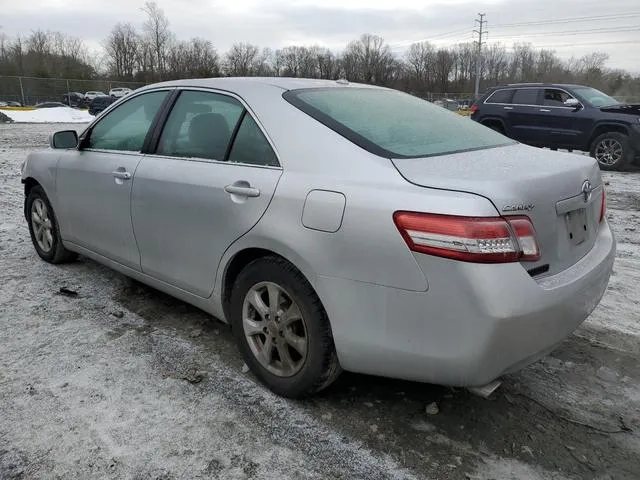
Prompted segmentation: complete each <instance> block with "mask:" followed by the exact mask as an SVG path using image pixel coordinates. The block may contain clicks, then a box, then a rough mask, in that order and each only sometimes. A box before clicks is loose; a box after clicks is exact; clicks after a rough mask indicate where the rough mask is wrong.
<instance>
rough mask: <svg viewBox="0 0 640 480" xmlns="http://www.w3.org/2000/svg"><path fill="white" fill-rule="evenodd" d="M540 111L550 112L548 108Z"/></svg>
mask: <svg viewBox="0 0 640 480" xmlns="http://www.w3.org/2000/svg"><path fill="white" fill-rule="evenodd" d="M540 111H541V112H550V111H551V110H549V109H548V108H541V109H540Z"/></svg>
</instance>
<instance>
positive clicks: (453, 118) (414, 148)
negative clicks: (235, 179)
mask: <svg viewBox="0 0 640 480" xmlns="http://www.w3.org/2000/svg"><path fill="white" fill-rule="evenodd" d="M283 97H284V99H285V100H287V101H288V102H289V103H291V104H292V105H294V106H295V107H297V108H299V109H300V110H302V111H303V112H305V113H307V114H308V115H310V116H311V117H313V118H314V119H316V120H318V121H319V122H321V123H322V124H324V125H326V126H327V127H329V128H331V129H332V130H334V131H335V132H337V133H339V134H340V135H342V136H343V137H345V138H347V139H348V140H350V141H351V142H353V143H354V144H356V145H358V146H359V147H361V148H364V149H365V150H367V151H369V152H371V153H373V154H376V155H379V156H382V157H387V158H418V157H428V156H433V155H444V154H448V153H454V152H462V151H468V150H477V149H482V148H492V147H497V146H500V145H508V144H511V143H513V142H512V141H511V140H509V139H507V138H506V137H504V136H503V135H501V134H499V133H497V132H494V131H493V130H491V129H489V128H486V127H484V126H482V125H480V124H478V123H476V122H473V121H471V120H470V119H468V118H466V117H462V116H460V115H458V114H456V113H453V112H450V111H448V110H446V109H445V108H442V107H439V106H437V105H434V104H432V103H430V102H427V101H425V100H422V99H420V98H417V97H414V96H412V95H409V94H406V93H402V92H398V91H396V90H386V89H380V88H358V87H345V88H341V87H330V88H317V89H301V90H290V91H288V92H285V93H284V94H283Z"/></svg>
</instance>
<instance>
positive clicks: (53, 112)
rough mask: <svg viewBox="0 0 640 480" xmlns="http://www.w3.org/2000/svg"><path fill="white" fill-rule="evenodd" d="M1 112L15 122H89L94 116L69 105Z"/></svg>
mask: <svg viewBox="0 0 640 480" xmlns="http://www.w3.org/2000/svg"><path fill="white" fill-rule="evenodd" d="M2 113H4V114H5V115H6V116H7V117H9V118H10V119H11V120H13V121H14V122H16V123H89V122H91V121H92V120H93V118H94V117H93V115H90V114H89V112H88V111H86V110H77V109H75V108H71V107H54V108H38V109H35V110H2Z"/></svg>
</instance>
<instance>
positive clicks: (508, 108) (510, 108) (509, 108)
mask: <svg viewBox="0 0 640 480" xmlns="http://www.w3.org/2000/svg"><path fill="white" fill-rule="evenodd" d="M504 109H505V110H513V107H504Z"/></svg>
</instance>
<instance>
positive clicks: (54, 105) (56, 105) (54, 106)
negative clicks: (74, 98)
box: [35, 102, 69, 108]
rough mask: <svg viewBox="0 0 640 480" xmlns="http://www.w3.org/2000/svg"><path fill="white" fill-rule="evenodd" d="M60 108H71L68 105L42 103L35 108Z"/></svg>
mask: <svg viewBox="0 0 640 480" xmlns="http://www.w3.org/2000/svg"><path fill="white" fill-rule="evenodd" d="M58 107H65V108H69V105H66V104H64V103H61V102H42V103H37V104H36V105H35V108H58Z"/></svg>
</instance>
